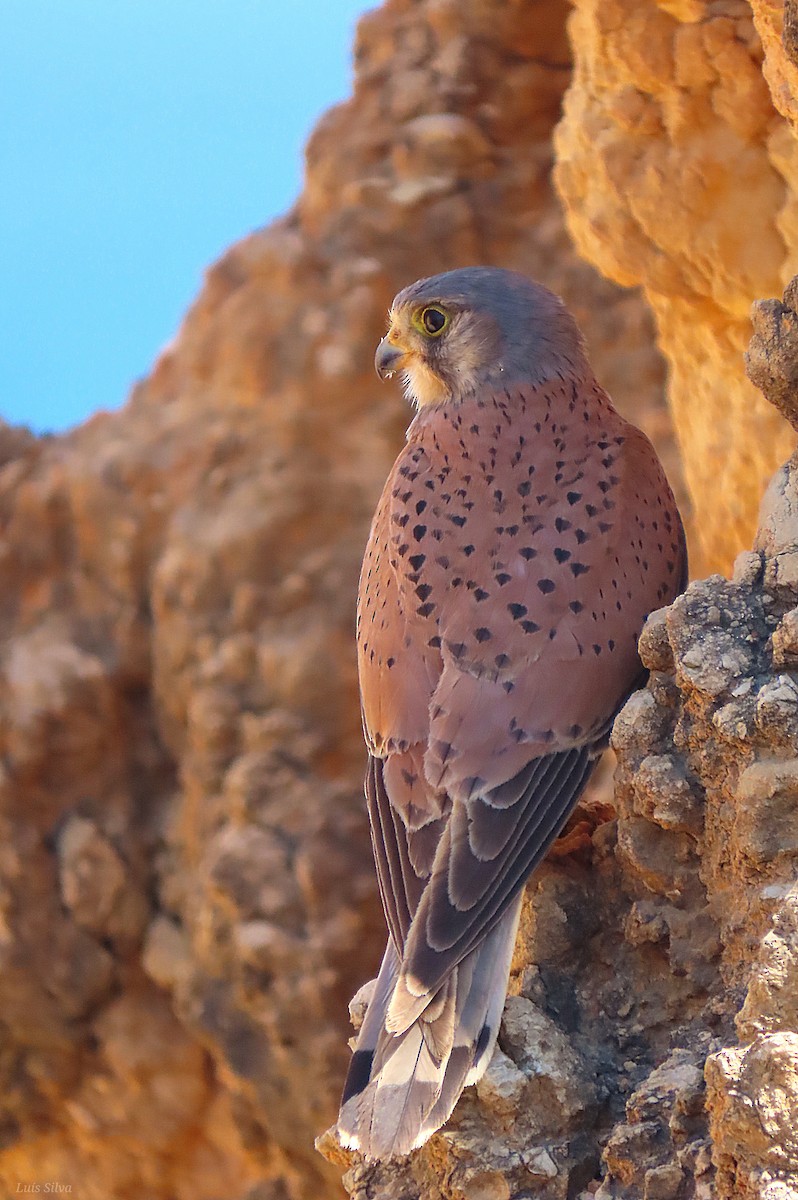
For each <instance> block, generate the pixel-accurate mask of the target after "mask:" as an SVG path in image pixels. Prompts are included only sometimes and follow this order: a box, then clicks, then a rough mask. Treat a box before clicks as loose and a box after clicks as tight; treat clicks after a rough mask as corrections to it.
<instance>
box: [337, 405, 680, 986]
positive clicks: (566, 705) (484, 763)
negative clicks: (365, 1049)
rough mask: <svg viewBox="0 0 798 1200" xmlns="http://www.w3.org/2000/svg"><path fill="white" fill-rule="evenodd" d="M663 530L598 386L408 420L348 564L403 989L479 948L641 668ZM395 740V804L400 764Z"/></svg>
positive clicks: (384, 878)
mask: <svg viewBox="0 0 798 1200" xmlns="http://www.w3.org/2000/svg"><path fill="white" fill-rule="evenodd" d="M586 415H587V416H588V418H589V419H587V420H586V419H585V416H586ZM680 538H681V533H680V525H679V521H678V514H677V513H676V509H675V505H674V504H673V499H672V497H671V495H670V491H669V489H668V486H667V483H666V482H665V480H664V476H663V475H662V472H661V469H660V467H659V464H658V463H657V460H656V457H655V456H654V453H653V450H652V449H651V447H650V445H649V443H648V442H647V441H646V439H645V438H644V437H643V435H642V434H640V433H639V432H638V431H637V430H635V429H633V428H632V427H631V426H628V425H627V424H626V423H625V422H623V421H622V420H621V418H620V417H619V416H618V415H617V414H616V413H615V411H614V410H613V409H612V407H611V405H609V402H608V401H607V400H606V397H604V395H603V393H601V392H600V390H599V389H597V388H596V387H595V386H593V385H585V387H584V388H583V389H582V390H578V389H576V388H575V387H573V386H572V385H571V384H570V383H569V384H567V385H566V384H561V385H558V386H557V387H552V388H549V389H548V390H540V391H538V392H534V393H530V394H529V395H516V396H513V397H509V396H506V395H500V396H492V397H488V398H487V399H479V400H477V399H474V400H473V401H472V402H467V403H465V404H462V405H459V406H458V407H457V408H452V409H451V410H447V409H446V408H445V407H444V408H441V409H438V410H436V411H434V412H423V413H422V414H421V415H420V417H419V418H417V420H416V422H415V423H414V427H412V428H411V434H410V440H409V443H408V445H407V447H406V448H405V450H404V451H403V453H402V455H400V458H399V460H398V461H397V464H396V466H395V468H394V472H393V473H392V476H391V478H390V479H389V481H388V485H387V486H386V490H385V493H384V495H383V501H382V503H381V506H380V509H379V510H378V514H377V517H376V518H375V525H374V528H373V531H372V542H371V548H370V554H371V558H370V560H369V561H370V565H369V566H368V567H367V566H365V565H364V578H363V581H362V585H361V652H360V668H361V685H362V689H363V697H364V723H365V725H366V728H367V731H368V735H369V738H370V744H371V745H372V747H373V748H374V750H375V751H376V752H377V753H379V754H382V755H384V756H385V762H384V764H382V765H380V763H373V764H372V767H371V768H370V811H371V813H372V821H373V823H374V828H375V850H376V853H377V860H378V870H379V873H380V879H381V886H382V889H383V899H384V902H385V905H386V913H387V914H388V920H389V924H390V926H391V930H392V935H393V937H394V940H395V941H396V942H397V946H401V947H402V948H403V958H404V965H403V973H404V974H405V975H406V976H407V977H410V976H412V977H413V978H414V979H415V981H416V984H419V983H421V984H423V985H424V987H426V985H427V984H429V986H430V987H434V986H435V983H436V981H437V982H440V980H441V979H442V978H444V977H445V975H446V972H447V971H448V970H449V969H450V968H451V966H452V965H454V963H455V962H457V961H459V960H460V959H461V958H462V956H463V955H464V954H465V953H467V952H468V950H469V949H470V948H471V947H472V946H473V945H475V944H476V942H477V941H479V939H480V938H481V937H483V936H484V935H485V932H486V931H487V930H488V929H489V928H490V926H491V924H492V923H493V922H494V921H495V920H496V919H497V917H498V916H500V915H501V912H502V911H503V910H504V907H505V906H506V904H507V903H508V901H509V899H510V898H511V897H512V896H513V895H514V894H515V893H516V892H517V890H518V888H519V887H520V886H522V884H523V881H524V879H525V878H526V877H527V875H528V873H529V871H530V870H531V869H532V867H533V866H534V865H535V864H536V863H537V862H538V861H539V860H540V858H541V857H542V856H543V854H544V853H545V851H546V849H547V848H548V846H549V844H550V842H551V840H552V839H553V838H554V837H555V836H556V833H557V831H558V830H559V828H560V827H561V825H562V823H563V821H564V820H565V818H566V816H567V814H568V812H569V811H570V809H571V807H572V806H573V804H574V803H575V801H576V798H577V796H578V795H579V792H580V791H581V789H582V787H583V786H584V783H585V781H586V779H587V776H588V775H589V772H590V769H591V763H592V759H591V748H592V747H593V746H594V744H595V743H596V741H597V740H598V739H599V738H600V737H601V736H602V734H603V733H604V732H605V730H606V727H607V724H608V722H609V721H610V720H611V718H612V716H613V714H614V713H615V711H617V708H618V707H619V705H620V704H621V703H622V701H623V700H624V698H625V696H626V694H627V693H628V691H629V689H630V687H631V686H632V684H633V682H634V680H635V679H636V677H637V675H638V673H639V669H640V664H639V660H638V658H637V650H636V645H637V637H638V635H639V632H640V629H641V628H642V625H643V621H644V619H645V616H646V615H647V613H648V612H649V611H651V610H652V609H653V608H656V607H658V606H659V605H660V604H662V603H666V602H667V601H668V600H669V599H671V598H672V596H673V595H675V594H676V590H677V586H678V581H679V580H680V576H681V572H682V550H681V540H680ZM378 559H379V565H378ZM369 569H370V570H371V572H372V575H371V579H369V577H368V570H369ZM375 579H376V580H377V582H378V583H379V590H378V589H377V586H376V583H375ZM364 618H367V619H366V620H365V621H364ZM411 747H412V748H413V754H414V756H415V757H414V765H413V767H412V770H409V774H410V775H411V776H414V780H413V785H412V786H413V789H415V793H416V795H415V799H414V800H413V802H412V805H410V802H409V800H408V795H407V784H406V780H405V778H404V775H403V773H402V768H401V767H400V768H399V769H398V770H397V769H396V764H397V761H398V759H397V756H401V755H402V754H406V753H407V752H408V751H409V750H410V749H411ZM503 787H506V788H507V789H508V790H507V792H506V793H502V791H501V789H502V788H503ZM502 794H503V795H505V796H506V797H509V796H514V799H513V800H512V803H505V804H501V803H496V802H495V800H496V797H497V796H499V795H502ZM441 797H444V798H445V799H444V800H443V801H442V799H441ZM491 797H493V800H492V799H491ZM411 807H412V809H413V812H414V816H413V817H412V818H411V817H410V808H411ZM425 823H426V824H428V825H429V826H430V831H429V833H428V834H427V838H426V843H425V854H424V855H423V856H421V857H420V858H419V862H420V863H421V864H422V866H423V869H422V870H418V869H417V868H416V867H414V866H413V856H412V850H411V843H412V841H413V838H414V836H416V834H417V832H418V830H420V829H423V828H424V827H425ZM413 825H415V826H416V830H415V831H414V830H413V829H412V826H413ZM433 842H436V845H437V849H436V852H435V858H434V862H433V863H430V860H429V851H430V848H431V846H432V843H433ZM377 843H379V845H377Z"/></svg>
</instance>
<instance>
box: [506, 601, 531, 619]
mask: <svg viewBox="0 0 798 1200" xmlns="http://www.w3.org/2000/svg"><path fill="white" fill-rule="evenodd" d="M507 611H508V612H509V613H510V616H511V617H512V618H513V620H514V621H517V620H519V618H521V617H525V616H526V614H527V613H528V612H529V609H528V608H527V606H526V605H525V604H508V605H507Z"/></svg>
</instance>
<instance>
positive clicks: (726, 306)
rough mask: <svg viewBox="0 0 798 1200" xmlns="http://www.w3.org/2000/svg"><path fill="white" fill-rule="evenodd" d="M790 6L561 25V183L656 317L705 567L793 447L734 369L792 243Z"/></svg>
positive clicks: (579, 227)
mask: <svg viewBox="0 0 798 1200" xmlns="http://www.w3.org/2000/svg"><path fill="white" fill-rule="evenodd" d="M782 8H783V6H782V4H780V3H771V2H770V0H752V2H751V4H749V3H747V2H746V0H718V2H713V3H706V2H704V0H683V2H682V0H679V2H668V3H666V2H664V0H600V2H597V0H575V6H574V13H573V16H572V17H571V20H570V24H569V32H570V35H571V41H572V45H573V49H574V77H573V82H572V85H571V87H570V89H569V90H568V92H567V94H566V98H565V105H564V117H563V121H562V122H561V124H560V126H559V128H558V130H557V136H556V151H557V160H558V161H557V167H556V181H557V186H558V188H559V191H560V194H561V195H562V197H563V200H564V202H565V204H566V206H567V209H568V224H569V228H570V230H571V233H572V235H573V237H574V239H575V241H576V244H577V245H578V246H579V248H580V249H581V251H582V252H583V253H584V254H585V256H586V257H587V258H588V259H589V260H590V261H592V262H594V263H596V264H597V265H598V266H599V268H600V269H601V270H602V271H603V272H604V273H605V274H606V275H607V276H608V277H609V278H611V279H616V280H618V281H619V282H621V283H624V284H627V285H629V284H638V285H641V286H642V287H643V288H644V289H645V292H646V296H647V298H648V300H649V303H650V304H651V307H652V310H653V311H654V314H655V316H656V320H657V327H658V333H659V341H660V345H661V347H662V350H663V352H664V354H665V356H666V358H667V360H668V365H669V368H670V383H669V400H670V403H671V406H672V411H673V415H674V419H675V424H676V428H677V431H678V437H679V444H680V446H681V450H682V454H683V458H684V468H685V474H686V477H687V483H688V486H689V488H690V494H691V497H692V499H693V503H694V505H695V512H696V531H697V536H698V539H699V544H700V548H701V566H700V568H699V569H700V570H702V571H703V569H704V568H705V567H706V568H710V569H717V568H722V569H728V567H729V566H730V564H731V561H732V559H733V558H734V556H735V554H736V553H737V552H738V551H739V550H740V549H741V548H742V547H743V546H747V545H749V544H750V540H751V537H752V536H753V533H754V529H755V525H756V513H757V509H758V506H759V499H760V496H761V493H762V490H763V488H764V486H765V484H766V482H767V480H768V479H769V478H770V476H771V474H772V473H773V471H774V470H775V469H776V467H777V465H778V464H779V463H780V462H782V461H783V460H784V459H785V458H786V457H787V456H788V454H789V453H790V452H791V450H792V448H793V437H792V435H791V431H790V430H789V428H788V427H787V425H786V422H785V421H784V420H783V418H781V417H779V416H778V415H777V414H776V412H775V410H774V409H773V408H771V407H770V406H769V405H768V404H767V403H766V402H765V401H764V399H763V397H762V395H761V394H760V392H759V391H758V390H756V388H755V387H753V386H752V384H751V383H749V381H748V380H747V379H746V378H745V377H744V376H743V374H742V372H741V370H740V361H741V358H742V354H743V351H744V350H745V347H746V344H747V342H748V338H749V336H750V325H749V317H748V314H749V309H750V308H751V304H752V303H753V301H754V300H757V299H758V298H760V297H770V296H774V295H778V294H779V293H780V291H781V284H782V282H783V280H784V278H786V277H789V274H791V273H792V272H791V271H790V267H791V266H792V267H794V260H795V254H796V249H798V209H797V208H796V204H795V195H796V182H797V181H798V153H797V147H796V142H795V138H794V135H793V129H792V125H793V124H794V121H795V113H796V96H798V92H796V90H795V88H796V78H797V72H798V68H796V66H795V64H794V61H793V60H791V59H790V57H789V55H788V53H787V52H786V51H785V49H784V47H783V45H782V41H781V32H782V28H781V26H782ZM765 319H771V318H768V317H767V314H766V313H763V314H762V320H765ZM788 319H790V320H791V319H792V318H788ZM756 382H757V383H759V382H760V380H759V379H757V381H756ZM719 496H722V497H723V502H722V503H718V497H719ZM696 565H698V561H697V556H694V566H696Z"/></svg>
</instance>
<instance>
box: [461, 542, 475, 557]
mask: <svg viewBox="0 0 798 1200" xmlns="http://www.w3.org/2000/svg"><path fill="white" fill-rule="evenodd" d="M473 553H474V547H473V546H471V545H469V546H463V554H465V556H466V558H470V557H471V555H472V554H473Z"/></svg>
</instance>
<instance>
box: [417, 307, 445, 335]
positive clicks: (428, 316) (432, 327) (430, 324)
mask: <svg viewBox="0 0 798 1200" xmlns="http://www.w3.org/2000/svg"><path fill="white" fill-rule="evenodd" d="M421 319H422V321H423V322H424V328H425V329H426V331H427V333H440V331H441V330H442V329H443V327H444V325H445V324H446V317H445V316H444V315H443V313H442V312H441V310H440V309H439V308H425V309H424V315H423V317H422V318H421Z"/></svg>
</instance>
